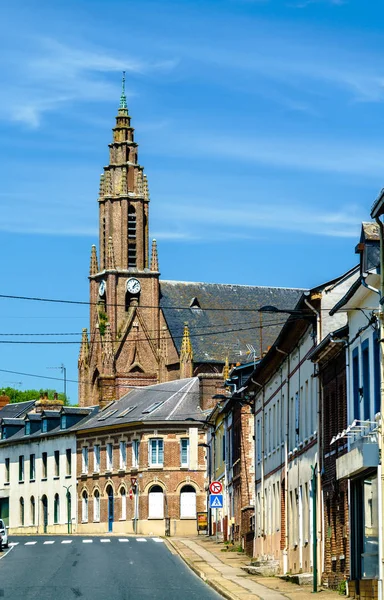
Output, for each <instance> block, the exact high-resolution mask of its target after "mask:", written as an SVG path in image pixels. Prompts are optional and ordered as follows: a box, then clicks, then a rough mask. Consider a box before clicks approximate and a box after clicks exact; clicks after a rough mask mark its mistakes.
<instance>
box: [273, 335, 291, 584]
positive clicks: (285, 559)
mask: <svg viewBox="0 0 384 600" xmlns="http://www.w3.org/2000/svg"><path fill="white" fill-rule="evenodd" d="M276 350H277V352H280V354H284V356H286V357H287V399H286V403H285V435H284V438H285V439H284V497H285V511H284V526H285V540H284V551H283V573H284V574H285V573H288V550H289V518H288V513H289V498H288V446H289V376H290V374H289V371H290V360H289V354H288V353H287V352H284V350H280V349H279V348H277V347H276Z"/></svg>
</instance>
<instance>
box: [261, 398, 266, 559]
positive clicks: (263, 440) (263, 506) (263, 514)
mask: <svg viewBox="0 0 384 600" xmlns="http://www.w3.org/2000/svg"><path fill="white" fill-rule="evenodd" d="M261 394H262V396H261V398H262V400H261V403H262V404H261V406H262V408H261V416H262V418H261V473H260V475H261V514H262V537H261V539H262V553H261V554H262V556H264V540H265V535H266V533H265V504H264V501H265V498H264V451H265V415H264V404H265V388H264V386H263V388H262V390H261Z"/></svg>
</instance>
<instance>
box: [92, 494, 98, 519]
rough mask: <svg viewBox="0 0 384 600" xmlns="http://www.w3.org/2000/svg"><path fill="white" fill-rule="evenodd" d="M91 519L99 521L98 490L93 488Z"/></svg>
mask: <svg viewBox="0 0 384 600" xmlns="http://www.w3.org/2000/svg"><path fill="white" fill-rule="evenodd" d="M93 520H94V521H96V522H98V521H100V492H99V490H95V492H94V494H93Z"/></svg>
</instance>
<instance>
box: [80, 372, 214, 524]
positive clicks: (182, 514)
mask: <svg viewBox="0 0 384 600" xmlns="http://www.w3.org/2000/svg"><path fill="white" fill-rule="evenodd" d="M201 394H202V386H200V382H199V379H198V378H197V377H192V378H189V379H181V380H176V381H169V382H167V383H162V384H157V385H153V386H147V387H145V388H141V389H134V390H132V391H131V392H129V394H127V395H126V396H124V397H123V398H121V399H120V400H118V401H115V402H112V403H110V404H108V405H106V406H105V407H104V408H103V409H102V410H101V411H100V412H99V413H98V414H97V415H95V416H94V417H92V418H91V419H89V421H87V423H86V424H85V425H84V426H83V427H82V428H80V429H78V431H77V472H78V527H77V531H78V532H79V533H104V532H108V531H110V532H112V531H113V532H119V533H139V534H143V535H194V534H196V533H197V513H198V512H204V511H206V510H207V506H206V501H207V492H206V481H207V465H206V460H205V454H206V453H205V446H206V434H205V431H204V429H203V427H204V424H203V422H204V421H205V418H206V415H207V412H204V410H203V409H204V406H202V404H201V402H202V401H201Z"/></svg>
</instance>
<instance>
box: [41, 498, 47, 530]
mask: <svg viewBox="0 0 384 600" xmlns="http://www.w3.org/2000/svg"><path fill="white" fill-rule="evenodd" d="M42 503H43V526H44V533H47V530H48V500H47V497H46V496H43V500H42Z"/></svg>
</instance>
